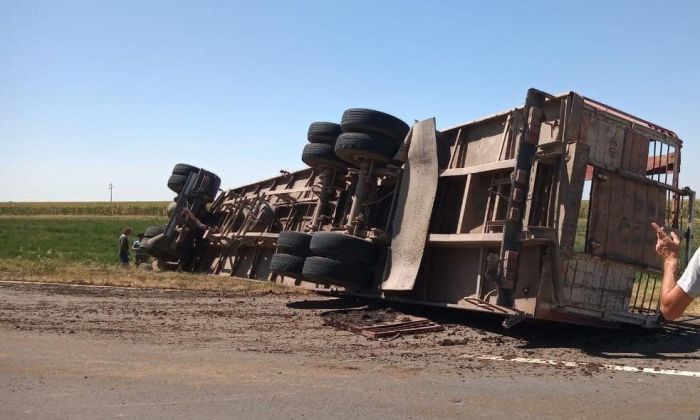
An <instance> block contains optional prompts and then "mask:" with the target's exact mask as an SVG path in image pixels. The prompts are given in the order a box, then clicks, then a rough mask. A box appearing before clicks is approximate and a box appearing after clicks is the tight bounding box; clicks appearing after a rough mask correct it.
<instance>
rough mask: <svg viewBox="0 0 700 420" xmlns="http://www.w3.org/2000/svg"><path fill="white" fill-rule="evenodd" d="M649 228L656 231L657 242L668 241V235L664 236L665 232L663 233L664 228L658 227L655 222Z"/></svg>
mask: <svg viewBox="0 0 700 420" xmlns="http://www.w3.org/2000/svg"><path fill="white" fill-rule="evenodd" d="M651 227H652V228H654V230H655V231H656V237H657V238H658V239H659V240H662V241H663V240H666V239H668V235H667V234H666V231H664V228H663V227H661V226H659V225H658V224H657V223H656V222H651Z"/></svg>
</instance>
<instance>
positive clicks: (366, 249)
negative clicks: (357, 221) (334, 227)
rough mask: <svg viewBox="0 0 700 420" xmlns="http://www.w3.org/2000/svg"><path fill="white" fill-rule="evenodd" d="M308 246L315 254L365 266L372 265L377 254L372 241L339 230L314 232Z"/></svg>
mask: <svg viewBox="0 0 700 420" xmlns="http://www.w3.org/2000/svg"><path fill="white" fill-rule="evenodd" d="M309 248H310V249H311V252H312V253H313V254H314V255H316V256H319V257H326V258H332V259H334V260H339V261H343V262H348V263H353V264H359V265H362V266H365V267H366V266H372V265H374V263H375V262H376V261H377V254H378V249H377V247H376V246H375V245H374V244H373V243H372V242H369V241H366V240H364V239H361V238H358V237H356V236H352V235H347V234H344V233H339V232H314V234H313V235H312V236H311V242H310V243H309Z"/></svg>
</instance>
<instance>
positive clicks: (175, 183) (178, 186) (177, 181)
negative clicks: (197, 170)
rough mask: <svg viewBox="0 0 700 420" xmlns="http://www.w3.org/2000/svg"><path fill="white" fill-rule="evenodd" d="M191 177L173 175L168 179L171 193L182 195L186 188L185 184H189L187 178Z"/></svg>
mask: <svg viewBox="0 0 700 420" xmlns="http://www.w3.org/2000/svg"><path fill="white" fill-rule="evenodd" d="M188 176H189V175H180V174H172V175H170V178H168V188H170V190H171V191H173V192H175V193H177V194H180V193H181V192H182V189H183V188H185V182H187V177H188Z"/></svg>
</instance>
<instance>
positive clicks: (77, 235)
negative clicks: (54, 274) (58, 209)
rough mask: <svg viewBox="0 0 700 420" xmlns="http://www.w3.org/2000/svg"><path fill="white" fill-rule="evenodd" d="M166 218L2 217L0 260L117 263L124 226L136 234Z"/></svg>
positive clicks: (0, 219) (162, 221) (0, 218)
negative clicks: (119, 242)
mask: <svg viewBox="0 0 700 420" xmlns="http://www.w3.org/2000/svg"><path fill="white" fill-rule="evenodd" d="M166 222H167V218H166V217H164V216H2V217H0V259H5V260H6V262H7V260H9V259H21V260H25V261H27V260H29V261H35V262H40V263H46V262H54V263H56V262H61V261H66V262H80V263H82V262H86V263H89V262H94V263H101V264H116V263H117V262H118V258H117V245H118V238H119V235H120V234H121V232H122V229H123V228H124V227H125V226H128V227H131V228H132V229H133V231H134V235H132V236H130V237H129V239H130V241H133V240H134V239H136V235H135V234H136V233H138V232H143V230H144V229H145V228H146V227H148V226H154V225H163V224H165V223H166Z"/></svg>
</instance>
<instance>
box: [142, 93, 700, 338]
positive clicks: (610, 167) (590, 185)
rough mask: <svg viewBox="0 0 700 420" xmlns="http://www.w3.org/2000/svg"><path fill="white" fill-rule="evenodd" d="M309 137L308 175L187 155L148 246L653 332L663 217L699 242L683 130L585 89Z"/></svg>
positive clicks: (341, 287)
mask: <svg viewBox="0 0 700 420" xmlns="http://www.w3.org/2000/svg"><path fill="white" fill-rule="evenodd" d="M308 141H309V142H308V143H307V144H306V145H305V146H304V148H303V151H302V153H301V157H302V161H303V162H305V163H306V164H307V165H308V166H309V168H308V169H304V170H301V171H298V172H293V173H289V172H285V171H281V175H279V176H276V177H274V178H270V179H266V180H263V181H260V182H256V183H254V184H250V185H245V186H241V187H238V188H234V189H230V190H227V191H223V192H221V193H219V194H218V195H217V194H216V193H215V191H216V189H218V187H219V183H220V181H219V179H218V177H216V175H214V174H212V173H210V172H208V171H205V170H201V169H199V168H196V167H190V166H188V165H182V164H180V165H177V166H176V168H175V170H174V172H173V175H172V176H171V179H170V181H169V183H168V185H169V186H170V188H171V189H173V190H174V191H175V192H177V193H178V194H179V195H178V197H176V200H175V203H174V204H173V205H172V206H171V207H172V208H171V214H172V215H171V218H170V221H169V223H168V225H167V226H166V227H165V231H164V232H162V233H160V232H159V233H158V235H155V237H153V238H152V239H151V241H153V244H152V246H151V250H152V251H150V252H151V254H152V255H154V256H156V257H158V259H159V260H160V261H167V264H170V265H171V266H173V267H177V268H179V269H182V270H188V271H200V272H209V273H211V274H215V275H227V276H236V277H244V278H251V279H259V280H269V281H277V282H284V283H288V284H293V285H298V286H303V287H310V288H314V289H318V290H323V291H326V292H331V293H345V294H353V295H359V296H365V297H371V298H377V299H385V300H390V301H397V302H404V303H416V304H424V305H436V306H443V307H452V308H459V309H467V310H474V311H482V312H490V313H494V314H501V315H503V316H504V317H505V321H504V325H506V326H510V325H513V324H515V323H517V322H518V321H520V320H522V319H525V318H536V319H544V320H555V321H563V322H570V323H580V324H593V325H596V324H600V325H603V324H610V323H629V324H637V325H642V326H646V327H652V326H655V325H658V323H659V322H660V316H659V306H658V292H659V288H660V273H661V268H662V267H661V264H660V263H661V261H660V260H659V259H658V258H657V256H656V254H655V252H654V244H655V233H654V231H653V230H652V229H651V228H650V227H649V224H650V222H651V221H655V222H657V223H659V224H662V225H665V226H667V227H669V228H673V229H677V230H678V231H680V232H682V233H683V235H681V236H682V237H683V242H684V243H683V249H684V254H685V260H686V261H687V259H688V256H689V255H690V253H691V252H692V249H691V242H692V241H691V237H692V220H693V202H694V192H693V191H692V190H690V189H689V188H680V187H679V185H678V180H679V172H680V163H681V146H682V141H681V140H680V139H679V138H678V136H677V135H676V134H675V133H673V132H672V131H670V130H667V129H665V128H662V127H660V126H658V125H656V124H652V123H650V122H648V121H645V120H642V119H640V118H637V117H634V116H632V115H630V114H627V113H625V112H623V111H620V110H618V109H615V108H612V107H610V106H607V105H604V104H602V103H600V102H597V101H594V100H592V99H589V98H586V97H583V96H581V95H578V94H576V93H573V92H570V93H566V94H561V95H557V96H553V95H549V94H546V93H544V92H541V91H538V90H535V89H530V90H529V91H528V92H527V97H526V100H525V104H524V106H520V107H516V108H513V109H510V110H508V111H506V112H502V113H498V114H494V115H491V116H488V117H485V118H481V119H478V120H474V121H471V122H468V123H465V124H461V125H458V126H454V127H449V128H446V129H441V130H438V129H437V128H436V124H435V119H427V120H423V121H419V122H416V123H415V124H413V126H411V127H409V126H408V125H407V124H405V123H404V122H403V121H400V120H399V119H397V118H395V117H392V116H391V115H388V114H384V113H382V112H378V111H373V110H367V109H349V110H347V111H345V113H344V114H343V116H342V118H341V121H340V124H335V123H326V122H319V123H313V124H311V126H310V128H309V133H308ZM300 146H301V145H300ZM300 148H301V147H300ZM214 196H216V197H214ZM212 200H213V202H212ZM156 244H158V245H156Z"/></svg>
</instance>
